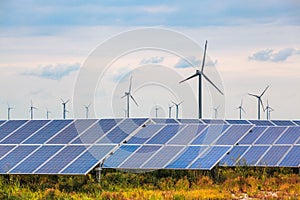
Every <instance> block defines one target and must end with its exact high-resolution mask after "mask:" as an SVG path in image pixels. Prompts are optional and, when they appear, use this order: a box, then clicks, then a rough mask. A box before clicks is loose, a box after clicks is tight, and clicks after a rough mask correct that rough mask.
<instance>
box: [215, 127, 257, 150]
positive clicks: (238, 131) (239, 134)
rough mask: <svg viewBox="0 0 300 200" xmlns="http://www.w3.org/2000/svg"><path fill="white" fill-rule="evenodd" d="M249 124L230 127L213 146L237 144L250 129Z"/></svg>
mask: <svg viewBox="0 0 300 200" xmlns="http://www.w3.org/2000/svg"><path fill="white" fill-rule="evenodd" d="M252 128H253V125H251V124H248V125H246V124H243V125H241V124H239V125H236V124H234V125H231V126H230V127H229V128H228V129H227V130H226V131H225V132H224V133H223V134H222V135H221V136H220V137H219V138H218V140H217V141H216V142H215V143H214V144H215V145H234V144H236V143H238V142H239V141H240V140H241V139H242V138H243V137H244V136H245V135H246V134H247V133H248V132H249V131H250V130H251V129H252Z"/></svg>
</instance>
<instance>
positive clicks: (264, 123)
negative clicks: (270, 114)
mask: <svg viewBox="0 0 300 200" xmlns="http://www.w3.org/2000/svg"><path fill="white" fill-rule="evenodd" d="M249 122H251V123H252V124H255V125H256V126H274V124H273V123H272V122H271V121H268V120H249Z"/></svg>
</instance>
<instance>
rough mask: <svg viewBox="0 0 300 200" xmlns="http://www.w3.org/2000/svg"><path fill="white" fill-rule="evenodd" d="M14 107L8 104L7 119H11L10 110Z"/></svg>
mask: <svg viewBox="0 0 300 200" xmlns="http://www.w3.org/2000/svg"><path fill="white" fill-rule="evenodd" d="M12 109H13V107H10V106H9V104H7V120H10V111H11V110H12Z"/></svg>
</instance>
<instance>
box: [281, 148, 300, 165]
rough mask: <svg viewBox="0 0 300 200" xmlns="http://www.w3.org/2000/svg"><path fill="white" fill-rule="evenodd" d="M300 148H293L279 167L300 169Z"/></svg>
mask: <svg viewBox="0 0 300 200" xmlns="http://www.w3.org/2000/svg"><path fill="white" fill-rule="evenodd" d="M299 152H300V146H293V147H292V149H291V150H290V151H289V152H288V153H287V155H286V156H285V157H284V159H283V160H282V161H281V162H280V164H279V167H299V165H300V153H299Z"/></svg>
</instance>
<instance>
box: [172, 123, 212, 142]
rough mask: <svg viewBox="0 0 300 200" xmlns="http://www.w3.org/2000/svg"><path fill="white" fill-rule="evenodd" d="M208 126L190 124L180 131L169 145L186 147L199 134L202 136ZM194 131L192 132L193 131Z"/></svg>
mask: <svg viewBox="0 0 300 200" xmlns="http://www.w3.org/2000/svg"><path fill="white" fill-rule="evenodd" d="M207 127H208V125H204V124H199V125H196V124H189V125H187V126H185V127H184V128H183V129H182V130H181V131H179V132H178V133H177V134H176V135H175V136H174V137H173V138H171V139H170V140H169V141H168V142H167V144H174V145H180V144H181V145H186V144H190V143H191V142H192V141H193V140H194V139H195V138H196V137H197V136H198V135H199V134H201V133H202V132H203V131H204V130H205V129H206V128H207ZM191 129H192V130H191Z"/></svg>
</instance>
